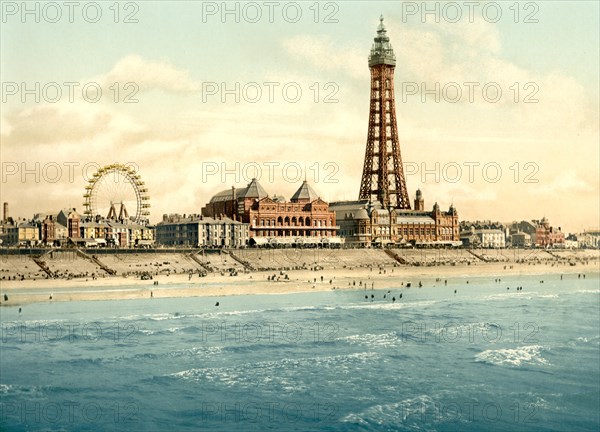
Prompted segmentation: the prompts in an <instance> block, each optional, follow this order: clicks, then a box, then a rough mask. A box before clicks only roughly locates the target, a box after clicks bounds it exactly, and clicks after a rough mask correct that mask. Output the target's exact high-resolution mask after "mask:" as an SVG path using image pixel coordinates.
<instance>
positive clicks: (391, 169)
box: [358, 16, 410, 209]
mask: <svg viewBox="0 0 600 432" xmlns="http://www.w3.org/2000/svg"><path fill="white" fill-rule="evenodd" d="M379 21H380V23H379V27H378V28H377V36H376V37H375V39H374V41H375V42H374V43H373V47H372V48H371V54H370V55H369V69H371V102H370V109H369V131H368V134H367V149H366V151H365V164H364V167H363V175H362V181H361V184H360V194H359V197H358V198H359V199H368V200H370V201H379V202H380V203H381V205H382V206H383V208H397V209H410V201H409V199H408V192H407V190H406V181H405V179H404V170H403V167H402V157H401V156H400V142H399V141H398V128H397V124H396V104H395V99H394V68H395V67H396V56H395V55H394V50H393V49H392V45H391V44H390V38H389V37H388V36H387V32H386V29H385V26H384V25H383V16H382V17H381V18H380V19H379Z"/></svg>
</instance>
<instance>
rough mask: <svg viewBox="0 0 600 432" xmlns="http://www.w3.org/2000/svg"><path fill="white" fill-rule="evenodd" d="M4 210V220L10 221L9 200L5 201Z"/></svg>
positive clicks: (5, 221)
mask: <svg viewBox="0 0 600 432" xmlns="http://www.w3.org/2000/svg"><path fill="white" fill-rule="evenodd" d="M3 211H4V213H3V216H2V221H3V222H4V223H8V203H7V202H5V203H4V206H3Z"/></svg>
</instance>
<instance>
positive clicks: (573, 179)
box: [537, 170, 594, 196]
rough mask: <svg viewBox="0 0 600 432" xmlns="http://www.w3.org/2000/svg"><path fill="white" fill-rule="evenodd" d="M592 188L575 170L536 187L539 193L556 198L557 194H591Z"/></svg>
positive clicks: (563, 173)
mask: <svg viewBox="0 0 600 432" xmlns="http://www.w3.org/2000/svg"><path fill="white" fill-rule="evenodd" d="M593 190H594V188H593V187H592V186H591V185H590V184H589V183H588V182H587V181H585V180H584V179H583V178H581V176H580V175H579V174H578V173H577V171H575V170H568V171H564V172H562V173H560V174H558V175H557V176H556V177H555V178H554V180H553V181H552V182H550V183H547V184H544V185H540V186H538V187H537V191H538V192H539V193H542V194H545V195H552V196H556V195H557V194H568V193H580V192H591V191H593Z"/></svg>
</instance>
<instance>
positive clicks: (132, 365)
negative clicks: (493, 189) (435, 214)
mask: <svg viewBox="0 0 600 432" xmlns="http://www.w3.org/2000/svg"><path fill="white" fill-rule="evenodd" d="M326 283H327V282H326ZM399 285H400V284H399ZM132 288H133V287H132ZM199 289H201V286H200V287H199ZM217 303H218V305H217ZM18 309H19V308H18V307H2V308H0V314H1V331H2V333H1V338H2V340H1V345H0V410H1V412H0V416H1V417H0V430H2V431H72V430H73V431H102V430H111V431H112V430H118V431H120V430H123V431H198V430H209V431H254V430H256V431H259V430H260V431H265V430H275V431H288V430H290V431H295V430H298V431H300V430H302V431H318V430H323V431H568V432H574V431H598V430H600V419H599V406H600V334H599V332H600V330H599V329H600V281H599V277H598V274H587V275H586V277H585V278H584V277H583V275H579V277H578V275H577V274H568V275H567V274H565V275H564V276H563V277H562V279H561V276H560V275H558V274H556V275H529V276H503V277H502V278H501V279H500V280H498V279H495V278H493V277H492V278H490V277H479V278H476V277H475V278H474V277H471V278H469V279H468V280H467V279H466V278H458V277H457V278H453V279H451V280H448V281H447V283H444V281H443V280H442V281H438V282H435V283H432V282H428V283H425V284H424V285H423V287H422V288H419V287H418V284H416V283H413V284H412V286H411V287H410V288H406V287H402V286H398V287H397V288H396V289H392V290H389V291H388V290H387V289H386V290H377V289H371V287H370V286H369V287H368V288H366V289H365V288H363V287H361V286H359V287H353V289H351V290H350V289H345V290H340V289H337V290H334V289H332V290H328V291H315V292H309V293H296V294H284V295H251V296H248V295H243V296H241V295H240V296H227V297H226V296H222V297H195V298H170V299H169V298H148V299H144V300H124V301H90V302H55V303H50V302H49V303H43V304H30V305H24V306H22V310H21V312H19V310H18Z"/></svg>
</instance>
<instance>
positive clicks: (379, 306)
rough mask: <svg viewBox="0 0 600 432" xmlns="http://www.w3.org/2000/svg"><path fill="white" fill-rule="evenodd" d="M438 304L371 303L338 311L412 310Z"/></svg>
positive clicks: (345, 307) (342, 307)
mask: <svg viewBox="0 0 600 432" xmlns="http://www.w3.org/2000/svg"><path fill="white" fill-rule="evenodd" d="M436 303H439V301H436V300H422V301H414V302H406V303H404V302H402V301H397V302H395V303H392V302H385V303H384V302H381V303H379V302H373V303H365V304H354V305H348V306H340V307H339V309H384V310H393V309H403V308H413V307H427V306H431V305H433V304H436Z"/></svg>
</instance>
